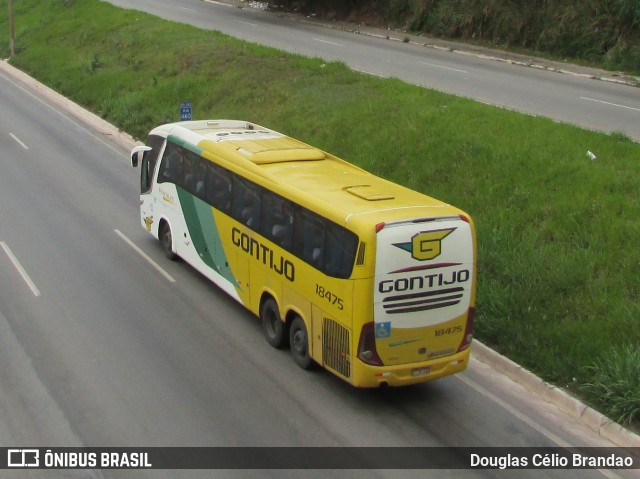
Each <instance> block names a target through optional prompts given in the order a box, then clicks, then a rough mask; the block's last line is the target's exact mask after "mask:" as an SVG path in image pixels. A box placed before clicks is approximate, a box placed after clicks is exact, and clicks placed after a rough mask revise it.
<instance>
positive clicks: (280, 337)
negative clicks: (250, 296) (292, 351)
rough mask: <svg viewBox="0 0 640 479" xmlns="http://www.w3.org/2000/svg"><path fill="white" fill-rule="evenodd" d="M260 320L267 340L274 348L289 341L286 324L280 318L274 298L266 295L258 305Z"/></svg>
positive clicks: (278, 347)
mask: <svg viewBox="0 0 640 479" xmlns="http://www.w3.org/2000/svg"><path fill="white" fill-rule="evenodd" d="M260 322H261V323H262V332H263V333H264V337H265V338H266V340H267V342H268V343H269V344H270V345H271V346H273V347H274V348H276V349H280V348H284V347H285V346H287V344H288V343H289V328H288V325H287V324H286V323H285V322H284V321H282V319H281V318H280V310H279V309H278V304H277V303H276V301H275V299H273V298H272V297H271V296H269V297H267V299H265V300H264V301H263V302H262V305H261V306H260Z"/></svg>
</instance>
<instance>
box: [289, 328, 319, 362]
mask: <svg viewBox="0 0 640 479" xmlns="http://www.w3.org/2000/svg"><path fill="white" fill-rule="evenodd" d="M289 343H290V344H291V356H292V357H293V360H294V361H295V363H296V364H297V365H298V366H300V367H301V368H302V369H309V368H310V367H311V365H312V364H313V360H312V359H311V356H310V355H309V334H308V333H307V327H306V326H305V324H304V321H303V320H302V318H301V317H300V316H296V317H295V318H294V319H293V321H292V322H291V327H290V329H289Z"/></svg>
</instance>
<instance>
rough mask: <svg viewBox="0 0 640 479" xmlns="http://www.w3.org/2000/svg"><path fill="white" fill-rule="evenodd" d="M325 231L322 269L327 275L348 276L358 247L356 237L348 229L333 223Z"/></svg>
mask: <svg viewBox="0 0 640 479" xmlns="http://www.w3.org/2000/svg"><path fill="white" fill-rule="evenodd" d="M326 231H327V238H326V239H327V241H326V253H325V264H324V271H325V273H327V274H328V275H329V276H333V277H337V278H348V277H349V276H350V275H351V270H352V268H353V262H354V259H355V255H356V250H357V248H358V238H357V236H356V235H355V234H353V233H351V232H350V231H348V230H345V229H343V228H340V227H339V226H337V225H333V224H332V225H330V226H329V227H328V228H327V229H326Z"/></svg>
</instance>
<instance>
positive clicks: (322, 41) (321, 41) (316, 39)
mask: <svg viewBox="0 0 640 479" xmlns="http://www.w3.org/2000/svg"><path fill="white" fill-rule="evenodd" d="M311 40H315V41H316V42H320V43H326V44H327V45H335V46H336V47H344V45H343V44H342V43H336V42H330V41H329V40H322V39H320V38H312V39H311Z"/></svg>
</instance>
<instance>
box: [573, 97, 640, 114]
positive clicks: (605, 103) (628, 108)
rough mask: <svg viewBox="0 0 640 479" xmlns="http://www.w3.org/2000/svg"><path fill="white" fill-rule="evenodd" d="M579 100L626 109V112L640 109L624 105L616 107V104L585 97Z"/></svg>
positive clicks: (639, 109)
mask: <svg viewBox="0 0 640 479" xmlns="http://www.w3.org/2000/svg"><path fill="white" fill-rule="evenodd" d="M580 99H581V100H587V101H594V102H596V103H602V104H603V105H609V106H617V107H618V108H626V109H627V110H634V111H640V108H634V107H632V106H626V105H618V104H617V103H609V102H608V101H602V100H596V99H594V98H587V97H586V96H581V97H580Z"/></svg>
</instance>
